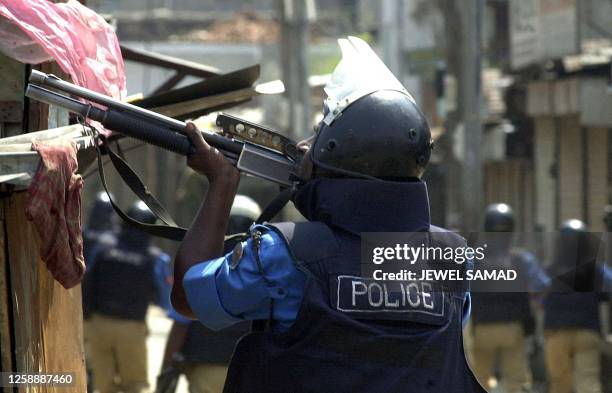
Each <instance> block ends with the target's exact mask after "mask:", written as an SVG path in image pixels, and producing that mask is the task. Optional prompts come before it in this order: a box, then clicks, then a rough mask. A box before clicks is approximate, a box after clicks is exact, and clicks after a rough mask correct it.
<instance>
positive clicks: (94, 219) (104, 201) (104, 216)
mask: <svg viewBox="0 0 612 393" xmlns="http://www.w3.org/2000/svg"><path fill="white" fill-rule="evenodd" d="M112 218H113V206H112V205H111V202H110V198H109V196H108V194H107V193H106V192H99V193H98V194H96V200H95V201H94V204H93V206H92V207H91V209H90V210H89V216H88V217H87V229H89V230H94V231H106V230H110V229H111V228H112V226H113V220H112Z"/></svg>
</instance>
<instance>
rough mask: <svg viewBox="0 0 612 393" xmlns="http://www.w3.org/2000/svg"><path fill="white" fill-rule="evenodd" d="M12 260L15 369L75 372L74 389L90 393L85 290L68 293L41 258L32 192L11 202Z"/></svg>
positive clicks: (44, 390) (8, 221) (43, 390)
mask: <svg viewBox="0 0 612 393" xmlns="http://www.w3.org/2000/svg"><path fill="white" fill-rule="evenodd" d="M5 203H7V211H6V224H7V226H6V227H7V238H8V256H9V259H8V260H9V264H8V266H9V269H10V279H11V286H12V289H13V291H12V296H13V299H12V301H13V323H14V329H13V333H14V340H15V356H16V365H15V369H16V371H19V372H72V373H75V379H76V385H75V387H74V388H72V389H65V388H52V387H48V388H41V389H40V390H38V392H41V393H47V392H60V391H61V392H68V391H72V392H84V391H85V390H86V375H85V357H84V350H83V324H82V320H83V317H82V306H81V288H80V286H76V287H75V288H72V289H70V290H66V289H64V288H63V287H62V286H61V285H60V284H59V283H58V282H56V281H55V280H54V279H53V277H52V276H51V274H50V273H49V271H48V270H47V268H46V266H45V264H44V262H43V261H42V260H41V259H40V256H39V253H38V246H37V237H36V236H37V235H36V233H35V230H34V226H33V225H32V224H31V223H30V222H28V221H27V220H26V218H25V213H24V212H25V206H26V193H19V194H15V195H13V196H12V197H11V198H8V199H5Z"/></svg>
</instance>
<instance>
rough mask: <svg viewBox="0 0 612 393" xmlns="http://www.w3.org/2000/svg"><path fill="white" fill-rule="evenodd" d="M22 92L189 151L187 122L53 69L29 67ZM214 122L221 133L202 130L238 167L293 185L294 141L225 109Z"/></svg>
mask: <svg viewBox="0 0 612 393" xmlns="http://www.w3.org/2000/svg"><path fill="white" fill-rule="evenodd" d="M51 89H53V90H51ZM25 95H26V96H27V97H29V98H31V99H34V100H36V101H40V102H44V103H46V104H49V105H56V106H59V107H61V108H64V109H66V110H67V111H69V112H71V113H74V114H76V115H78V116H80V117H81V118H83V119H91V120H94V121H97V122H100V123H101V124H102V125H103V126H104V127H105V128H107V129H109V130H112V131H115V132H118V133H120V134H123V135H126V136H129V137H132V138H135V139H139V140H141V141H143V142H146V143H150V144H152V145H155V146H158V147H161V148H164V149H166V150H169V151H172V152H174V153H177V154H181V155H188V154H190V153H191V152H192V151H193V146H192V144H191V142H190V140H189V138H188V137H187V136H186V135H185V127H186V123H184V122H182V121H179V120H176V119H173V118H171V117H168V116H164V115H161V114H159V113H156V112H153V111H150V110H147V109H144V108H140V107H138V106H135V105H131V104H128V103H124V102H120V101H117V100H114V99H112V98H110V97H108V96H105V95H103V94H100V93H97V92H95V91H92V90H89V89H86V88H83V87H80V86H77V85H74V84H72V83H69V82H66V81H63V80H62V79H60V78H58V77H56V76H55V75H51V74H45V73H43V72H40V71H37V70H33V71H32V73H31V74H30V78H29V83H28V86H27V88H26V93H25ZM80 100H83V101H85V100H87V101H88V103H85V102H81V101H80ZM216 124H217V125H218V126H219V127H220V128H221V129H222V130H223V133H222V134H218V133H215V132H211V131H202V136H203V137H204V140H205V141H206V142H207V143H208V144H209V145H210V146H212V147H215V148H217V149H218V150H219V151H220V152H221V153H222V154H223V155H224V156H225V157H226V158H227V159H228V160H230V161H231V162H232V164H233V165H235V166H236V167H237V168H238V170H239V171H240V172H243V173H246V174H247V175H251V176H255V177H259V178H262V179H266V180H269V181H272V182H274V183H277V184H279V185H281V186H284V187H291V186H292V185H293V183H294V182H295V180H297V168H298V167H299V165H300V161H301V157H302V155H301V153H300V152H299V151H298V150H297V148H296V144H295V143H294V142H293V141H291V140H290V139H288V138H286V137H285V136H283V135H281V134H280V133H278V132H275V131H273V130H271V129H269V128H266V127H264V126H261V125H258V124H255V123H251V122H248V121H246V120H243V119H240V118H237V117H234V116H230V115H227V114H223V113H221V114H219V115H218V116H217V119H216Z"/></svg>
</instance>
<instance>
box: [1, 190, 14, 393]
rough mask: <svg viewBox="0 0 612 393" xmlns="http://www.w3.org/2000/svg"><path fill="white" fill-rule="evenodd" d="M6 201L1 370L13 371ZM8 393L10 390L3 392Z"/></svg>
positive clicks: (2, 277) (2, 235)
mask: <svg viewBox="0 0 612 393" xmlns="http://www.w3.org/2000/svg"><path fill="white" fill-rule="evenodd" d="M4 224H5V220H4V201H2V200H0V370H3V371H10V370H13V356H12V354H13V345H12V344H11V334H12V328H11V326H12V323H11V319H10V318H11V315H10V310H11V306H10V304H11V297H10V293H11V288H10V282H9V280H8V274H9V272H8V264H7V262H8V261H7V255H6V252H5V245H6V233H5V231H4ZM2 391H3V392H4V393H8V388H4V389H3V390H2Z"/></svg>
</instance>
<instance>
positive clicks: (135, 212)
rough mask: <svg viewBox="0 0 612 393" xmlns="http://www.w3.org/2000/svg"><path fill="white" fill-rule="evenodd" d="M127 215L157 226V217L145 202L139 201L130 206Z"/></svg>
mask: <svg viewBox="0 0 612 393" xmlns="http://www.w3.org/2000/svg"><path fill="white" fill-rule="evenodd" d="M127 215H128V216H130V217H131V218H133V219H134V220H136V221H140V222H143V223H145V224H155V222H156V221H157V217H155V214H153V212H152V211H151V210H150V209H149V207H148V206H147V205H146V204H145V203H144V202H143V201H137V202H134V203H133V204H132V206H130V209H129V210H128V211H127Z"/></svg>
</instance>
